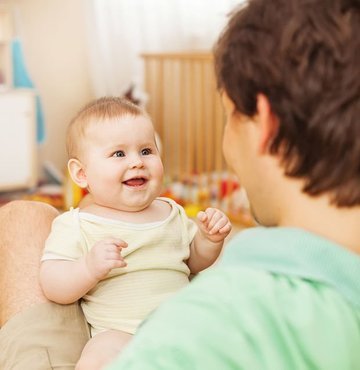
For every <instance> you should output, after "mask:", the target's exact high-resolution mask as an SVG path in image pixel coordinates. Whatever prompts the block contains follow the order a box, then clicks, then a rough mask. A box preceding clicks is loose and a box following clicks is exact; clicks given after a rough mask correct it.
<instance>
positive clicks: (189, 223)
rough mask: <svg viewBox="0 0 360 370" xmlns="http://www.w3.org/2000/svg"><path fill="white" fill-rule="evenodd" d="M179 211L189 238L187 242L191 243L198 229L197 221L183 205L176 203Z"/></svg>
mask: <svg viewBox="0 0 360 370" xmlns="http://www.w3.org/2000/svg"><path fill="white" fill-rule="evenodd" d="M176 205H177V207H178V209H179V212H180V217H181V219H182V222H183V225H184V229H185V234H186V235H185V237H186V239H187V244H189V245H190V244H191V242H192V241H193V239H194V237H195V234H196V233H197V231H198V226H197V225H196V223H195V221H194V220H193V219H191V218H189V217H188V216H187V214H186V212H185V210H184V208H183V207H181V206H180V205H179V204H176Z"/></svg>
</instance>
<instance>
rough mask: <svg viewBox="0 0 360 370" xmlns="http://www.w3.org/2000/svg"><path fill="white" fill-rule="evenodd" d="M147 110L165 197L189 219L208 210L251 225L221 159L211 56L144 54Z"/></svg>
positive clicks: (220, 119) (240, 194)
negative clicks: (156, 142)
mask: <svg viewBox="0 0 360 370" xmlns="http://www.w3.org/2000/svg"><path fill="white" fill-rule="evenodd" d="M142 57H143V60H144V69H145V90H146V92H147V94H148V102H147V110H148V112H149V113H150V115H151V117H152V119H153V121H154V125H155V128H156V130H157V132H158V134H159V136H160V139H161V143H162V158H163V162H164V167H165V174H166V181H165V187H166V190H165V194H166V195H168V196H170V197H173V198H174V199H176V200H177V201H179V202H180V203H183V205H184V206H185V208H186V210H187V211H188V213H190V214H191V213H192V210H193V211H194V212H196V210H197V209H199V208H200V209H201V208H204V207H207V206H214V207H219V208H221V209H223V210H224V211H225V212H227V213H228V214H229V216H230V217H231V218H232V219H233V220H234V219H235V220H236V221H239V222H241V223H243V224H249V223H251V221H250V216H249V213H248V203H247V199H246V196H245V195H244V193H243V191H242V189H241V187H240V185H239V184H238V182H237V180H236V178H235V177H234V176H233V175H232V174H230V173H229V171H228V170H227V166H226V163H225V161H224V158H223V155H222V136H223V128H224V123H225V117H224V113H223V108H222V105H221V100H220V96H219V94H218V92H217V89H216V81H215V76H214V67H213V59H212V55H211V54H210V53H152V54H143V55H142Z"/></svg>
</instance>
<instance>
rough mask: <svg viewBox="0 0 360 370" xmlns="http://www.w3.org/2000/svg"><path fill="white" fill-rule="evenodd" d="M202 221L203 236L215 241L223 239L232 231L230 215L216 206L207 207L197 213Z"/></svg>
mask: <svg viewBox="0 0 360 370" xmlns="http://www.w3.org/2000/svg"><path fill="white" fill-rule="evenodd" d="M197 219H198V220H199V221H200V222H199V223H200V225H199V227H200V231H201V232H202V234H203V236H204V237H205V238H206V239H208V240H210V241H211V242H213V243H217V242H221V241H223V240H224V239H225V238H226V236H227V235H228V234H229V233H230V231H231V223H230V221H229V219H228V217H227V216H226V215H225V214H224V213H223V212H221V211H220V210H218V209H216V208H207V209H206V210H205V212H203V211H200V212H199V213H198V214H197Z"/></svg>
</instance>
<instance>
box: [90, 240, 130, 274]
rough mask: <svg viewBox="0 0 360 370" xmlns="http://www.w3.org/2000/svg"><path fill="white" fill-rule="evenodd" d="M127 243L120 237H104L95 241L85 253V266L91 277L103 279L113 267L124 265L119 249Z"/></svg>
mask: <svg viewBox="0 0 360 370" xmlns="http://www.w3.org/2000/svg"><path fill="white" fill-rule="evenodd" d="M126 247H127V243H126V242H124V241H123V240H121V239H116V238H113V239H105V240H100V241H99V242H97V243H95V244H94V246H93V247H92V248H91V250H90V252H89V253H88V254H87V255H86V260H85V261H86V266H87V269H88V271H89V273H90V275H91V276H92V277H94V278H95V279H97V280H101V279H103V278H104V277H105V276H106V275H107V274H108V273H109V272H110V271H111V270H112V269H113V268H117V267H125V266H126V262H125V260H124V258H123V257H122V256H121V250H122V249H123V248H126Z"/></svg>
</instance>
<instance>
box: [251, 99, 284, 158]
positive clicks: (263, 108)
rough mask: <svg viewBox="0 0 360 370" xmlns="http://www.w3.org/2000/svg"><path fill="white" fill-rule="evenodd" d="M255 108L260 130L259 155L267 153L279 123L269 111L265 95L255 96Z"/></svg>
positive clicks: (268, 103)
mask: <svg viewBox="0 0 360 370" xmlns="http://www.w3.org/2000/svg"><path fill="white" fill-rule="evenodd" d="M256 107H257V119H258V123H259V129H260V130H261V132H260V140H259V152H260V153H261V154H265V153H267V152H268V150H269V148H270V145H271V143H272V141H273V139H274V137H275V136H276V134H277V132H278V129H279V121H278V119H277V117H276V116H275V114H274V113H273V112H272V111H271V106H270V102H269V100H268V98H267V97H266V96H265V95H263V94H258V95H257V101H256Z"/></svg>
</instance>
